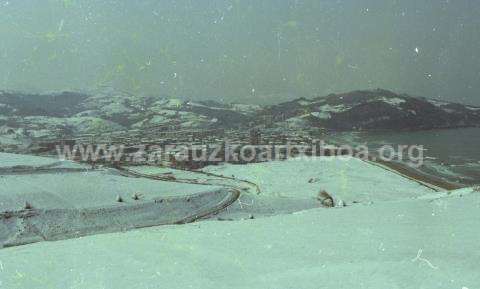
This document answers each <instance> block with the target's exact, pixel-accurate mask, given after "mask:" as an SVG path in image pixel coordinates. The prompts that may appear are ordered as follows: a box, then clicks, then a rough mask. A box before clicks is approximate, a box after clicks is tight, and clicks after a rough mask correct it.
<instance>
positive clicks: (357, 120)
mask: <svg viewBox="0 0 480 289" xmlns="http://www.w3.org/2000/svg"><path fill="white" fill-rule="evenodd" d="M263 113H264V114H266V115H271V116H272V119H274V120H276V121H277V123H279V124H280V125H289V124H290V123H292V122H294V123H296V124H299V123H300V124H302V126H304V127H309V126H314V127H325V128H329V129H337V130H368V129H373V130H376V129H397V130H398V129H400V130H404V129H408V130H419V129H432V128H449V127H464V126H478V125H480V108H477V107H473V106H465V105H461V104H455V103H449V102H441V101H436V100H429V99H424V98H416V97H411V96H409V95H405V94H396V93H394V92H391V91H387V90H381V89H378V90H366V91H353V92H349V93H344V94H331V95H328V96H326V97H316V98H313V99H305V98H300V99H297V100H293V101H289V102H285V103H281V104H277V105H273V106H271V107H269V108H267V109H266V110H265V111H264V112H263ZM300 120H302V122H300Z"/></svg>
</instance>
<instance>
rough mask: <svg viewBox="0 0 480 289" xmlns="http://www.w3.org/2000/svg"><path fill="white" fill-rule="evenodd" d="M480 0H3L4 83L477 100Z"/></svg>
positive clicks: (248, 97)
mask: <svg viewBox="0 0 480 289" xmlns="http://www.w3.org/2000/svg"><path fill="white" fill-rule="evenodd" d="M479 15H480V1H473V0H455V1H453V0H428V1H418V0H376V1H373V0H367V1H363V0H344V1H341V0H338V1H333V0H328V1H322V0H282V1H279V0H265V1H263V0H227V1H225V0H222V1H220V0H208V1H199V0H186V1H181V0H179V1H173V0H162V1H158V0H148V1H147V0H145V1H142V0H139V1H129V0H123V1H120V0H119V1H113V0H111V1H99V0H98V1H94V0H81V1H80V0H78V1H76V0H45V1H37V0H23V1H15V0H9V1H6V0H0V89H16V90H23V91H37V92H44V91H52V90H85V89H93V88H95V87H98V86H102V85H107V86H113V87H117V88H120V89H125V90H129V91H131V92H136V93H143V94H162V95H169V96H184V97H190V98H212V99H215V98H219V99H223V100H225V101H238V102H252V101H254V102H275V101H282V100H285V99H287V98H292V97H300V96H305V97H310V96H315V95H326V94H329V93H332V92H345V91H349V90H355V89H367V88H385V89H391V90H394V91H396V92H402V93H403V92H405V93H409V94H413V95H419V96H426V97H434V98H440V99H446V100H452V101H458V102H466V103H472V104H479V105H480V52H479V51H480V16H479Z"/></svg>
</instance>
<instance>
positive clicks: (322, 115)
mask: <svg viewBox="0 0 480 289" xmlns="http://www.w3.org/2000/svg"><path fill="white" fill-rule="evenodd" d="M312 116H314V117H316V118H320V119H330V118H331V117H332V115H331V114H330V113H328V112H323V111H322V112H317V111H316V112H312Z"/></svg>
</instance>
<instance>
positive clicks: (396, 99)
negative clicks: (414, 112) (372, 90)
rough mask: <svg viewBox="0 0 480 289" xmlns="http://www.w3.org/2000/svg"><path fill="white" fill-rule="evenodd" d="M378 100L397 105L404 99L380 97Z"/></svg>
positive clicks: (403, 101)
mask: <svg viewBox="0 0 480 289" xmlns="http://www.w3.org/2000/svg"><path fill="white" fill-rule="evenodd" d="M380 100H381V101H383V102H385V103H388V104H390V105H393V106H398V105H400V104H402V103H405V99H403V98H398V97H382V98H380Z"/></svg>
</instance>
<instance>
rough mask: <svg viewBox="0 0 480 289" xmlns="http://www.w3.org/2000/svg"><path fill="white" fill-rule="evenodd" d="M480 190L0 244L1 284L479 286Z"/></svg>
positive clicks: (257, 286)
mask: <svg viewBox="0 0 480 289" xmlns="http://www.w3.org/2000/svg"><path fill="white" fill-rule="evenodd" d="M479 217H480V194H478V193H475V194H468V192H465V195H464V196H463V197H458V196H452V197H449V198H439V199H435V198H432V199H429V198H424V199H416V200H405V201H395V202H381V203H377V204H373V205H356V206H351V207H347V208H342V209H330V210H326V209H314V210H309V211H304V212H301V213H297V214H291V215H281V216H276V217H271V218H262V219H255V220H245V221H234V222H213V221H212V222H200V223H194V224H189V225H185V226H169V227H156V228H149V229H142V230H137V231H130V232H127V233H117V234H107V235H97V236H90V237H85V238H80V239H72V240H66V241H59V242H44V243H37V244H33V245H29V246H22V247H14V248H9V249H3V250H0V262H1V263H0V281H1V286H3V287H0V288H118V289H121V288H182V289H183V288H212V289H213V288H215V289H217V288H262V289H263V288H299V289H303V288H312V289H317V288H348V289H350V288H382V289H384V288H402V289H404V288H412V289H413V288H415V289H417V288H448V289H451V288H458V289H463V288H478V287H479V286H480V275H479V274H478V261H479V260H480V245H479V244H480V235H479V234H478V228H479V226H480V218H479Z"/></svg>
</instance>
